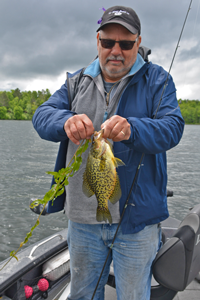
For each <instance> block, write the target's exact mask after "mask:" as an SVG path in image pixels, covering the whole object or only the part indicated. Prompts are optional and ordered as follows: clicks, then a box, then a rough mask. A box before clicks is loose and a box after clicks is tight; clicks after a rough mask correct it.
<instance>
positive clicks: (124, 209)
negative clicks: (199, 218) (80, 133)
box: [91, 0, 192, 300]
mask: <svg viewBox="0 0 200 300" xmlns="http://www.w3.org/2000/svg"><path fill="white" fill-rule="evenodd" d="M191 5H192V0H191V1H190V4H189V7H188V10H187V13H186V16H185V20H184V23H183V26H182V29H181V33H180V35H179V39H178V42H177V46H176V48H175V51H174V55H173V57H172V61H171V65H170V67H169V71H168V74H167V78H166V80H165V83H164V87H163V90H162V93H161V96H160V100H159V102H158V106H157V109H156V112H155V115H154V117H153V119H155V118H156V116H157V113H158V111H159V108H160V105H161V102H162V99H163V95H164V91H165V88H166V86H167V81H168V78H169V75H170V72H171V69H172V65H173V63H174V59H175V56H176V53H177V50H178V47H179V43H180V40H181V37H182V34H183V30H184V28H185V24H186V21H187V17H188V14H189V11H190V9H191ZM144 156H145V154H144V153H142V156H141V158H140V162H139V164H138V167H137V170H136V172H135V176H134V179H133V182H132V185H131V188H130V191H129V194H128V196H127V199H126V202H125V205H124V208H123V211H122V214H121V217H120V220H119V223H118V226H117V229H116V232H115V235H114V237H113V240H112V243H111V246H110V248H109V251H108V254H107V257H106V260H105V262H104V265H103V268H102V271H101V274H100V275H99V278H98V281H97V284H96V287H95V290H94V292H93V295H92V298H91V300H93V299H94V296H95V294H96V291H97V288H98V286H99V282H100V280H101V277H102V275H103V272H104V269H105V267H106V264H107V261H108V258H109V256H110V253H111V251H112V248H113V246H114V241H115V239H116V236H117V233H118V230H119V227H120V225H121V222H122V219H123V216H124V213H125V211H126V208H127V206H128V201H129V198H130V196H131V192H132V189H133V187H134V185H135V182H136V179H137V176H138V173H139V170H140V167H141V164H142V161H143V158H144Z"/></svg>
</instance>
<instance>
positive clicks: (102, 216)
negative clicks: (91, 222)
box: [96, 206, 112, 224]
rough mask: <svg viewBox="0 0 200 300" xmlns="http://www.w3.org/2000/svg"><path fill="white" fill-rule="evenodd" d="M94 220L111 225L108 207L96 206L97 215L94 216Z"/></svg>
mask: <svg viewBox="0 0 200 300" xmlns="http://www.w3.org/2000/svg"><path fill="white" fill-rule="evenodd" d="M96 219H97V221H98V222H102V221H105V222H107V220H108V222H109V223H110V224H112V216H111V214H110V211H109V209H108V207H101V206H98V207H97V214H96Z"/></svg>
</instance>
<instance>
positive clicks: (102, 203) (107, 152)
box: [82, 130, 124, 224]
mask: <svg viewBox="0 0 200 300" xmlns="http://www.w3.org/2000/svg"><path fill="white" fill-rule="evenodd" d="M102 134H103V131H102V130H101V131H99V132H96V131H95V133H94V137H93V141H92V146H91V149H90V152H89V155H88V159H87V164H86V169H85V172H84V174H83V186H82V189H83V193H84V194H85V195H86V196H87V197H91V196H92V195H94V194H95V196H96V198H97V202H98V206H97V211H96V219H97V221H98V222H102V221H105V222H107V220H108V221H109V223H110V224H112V216H111V214H110V211H109V209H108V200H109V201H110V202H111V203H112V204H115V203H116V202H117V201H118V200H119V199H120V197H121V187H120V182H119V177H118V174H117V171H116V167H118V166H120V165H124V163H123V162H122V161H121V160H120V159H118V158H116V157H114V155H113V152H112V145H111V144H110V143H109V142H108V141H107V140H106V139H104V138H103V137H102Z"/></svg>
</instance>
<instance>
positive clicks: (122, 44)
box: [99, 38, 138, 50]
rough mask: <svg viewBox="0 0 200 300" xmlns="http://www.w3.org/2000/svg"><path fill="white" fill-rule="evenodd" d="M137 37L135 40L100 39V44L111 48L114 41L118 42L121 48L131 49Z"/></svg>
mask: <svg viewBox="0 0 200 300" xmlns="http://www.w3.org/2000/svg"><path fill="white" fill-rule="evenodd" d="M137 39H138V38H136V40H135V41H115V40H108V39H101V38H99V40H100V41H101V46H102V47H103V48H106V49H112V48H113V47H114V45H115V43H119V46H120V48H121V49H122V50H131V49H132V48H133V45H134V44H135V43H136V42H137Z"/></svg>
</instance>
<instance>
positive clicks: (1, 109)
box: [0, 88, 200, 124]
mask: <svg viewBox="0 0 200 300" xmlns="http://www.w3.org/2000/svg"><path fill="white" fill-rule="evenodd" d="M50 96H51V93H50V91H49V90H48V89H46V90H42V91H32V92H31V91H25V92H21V91H20V90H19V89H18V88H17V89H15V90H11V91H0V120H31V119H32V117H33V114H34V112H35V111H36V109H37V108H38V106H40V105H41V104H42V103H44V102H45V101H47V100H48V99H49V97H50ZM178 102H179V106H180V109H181V113H182V116H183V118H184V120H185V123H186V124H200V101H199V100H182V99H179V100H178Z"/></svg>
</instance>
